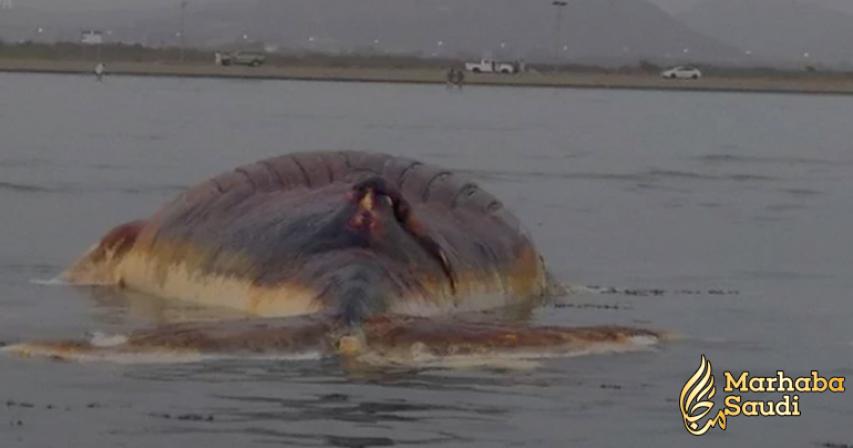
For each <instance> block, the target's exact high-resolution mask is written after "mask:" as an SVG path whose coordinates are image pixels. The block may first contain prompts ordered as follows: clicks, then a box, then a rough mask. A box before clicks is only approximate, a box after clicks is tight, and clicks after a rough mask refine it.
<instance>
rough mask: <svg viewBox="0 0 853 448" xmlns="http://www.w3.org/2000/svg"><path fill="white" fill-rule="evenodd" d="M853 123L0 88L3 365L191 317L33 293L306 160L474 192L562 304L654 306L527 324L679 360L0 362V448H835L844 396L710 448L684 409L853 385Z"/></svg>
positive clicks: (767, 100)
mask: <svg viewBox="0 0 853 448" xmlns="http://www.w3.org/2000/svg"><path fill="white" fill-rule="evenodd" d="M851 101H853V100H851V98H849V97H831V96H798V95H788V96H779V95H758V94H749V95H746V94H723V93H707V94H706V93H687V92H632V91H605V90H550V89H511V88H510V89H501V88H474V87H470V88H466V89H465V90H463V91H449V90H446V89H445V88H444V87H442V86H407V85H380V84H336V83H311V82H278V81H235V80H230V81H229V80H180V79H145V78H117V77H116V78H109V79H107V80H106V82H104V83H97V82H95V81H94V80H93V79H90V78H89V77H76V76H49V75H0V206H2V209H0V229H2V232H0V341H17V340H26V339H33V338H50V337H78V336H81V335H84V334H85V333H86V332H89V331H95V330H97V331H105V332H122V331H127V330H128V329H130V328H137V327H144V326H151V325H153V324H155V323H157V322H162V321H168V320H173V319H186V318H193V317H199V318H201V317H204V315H205V313H206V311H205V310H198V309H193V308H189V307H181V306H176V305H173V304H167V303H163V302H160V301H157V300H155V299H152V298H145V297H123V296H115V295H104V294H95V293H92V292H88V291H85V290H76V289H72V288H69V287H63V286H55V285H54V286H50V285H41V284H39V283H38V282H34V281H33V280H39V279H49V278H51V277H53V276H54V275H56V274H57V273H59V272H60V271H61V270H62V268H63V267H64V266H65V265H67V263H69V262H70V261H71V260H72V259H74V257H75V256H77V255H78V254H80V253H81V252H82V251H83V250H84V249H85V248H86V247H88V245H89V244H91V243H92V242H94V241H96V240H97V239H98V238H99V237H100V236H101V235H102V234H103V233H104V232H105V231H106V230H107V229H109V228H110V227H111V226H112V225H114V224H116V223H120V222H124V221H127V220H129V219H133V218H138V217H144V216H147V215H148V214H150V213H151V212H152V211H153V210H154V209H155V208H156V207H157V206H158V205H159V204H161V203H163V202H164V201H166V200H167V199H169V198H170V197H172V196H174V195H175V194H177V193H178V192H179V191H181V190H182V189H183V188H185V187H186V186H188V185H191V184H193V183H195V182H198V181H200V180H203V179H204V178H206V177H208V176H211V175H213V174H216V173H218V172H220V171H222V170H225V169H228V168H231V167H233V166H236V165H238V164H242V163H246V162H250V161H254V160H256V159H260V158H263V157H268V156H273V155H278V154H282V153H285V152H290V151H303V150H313V149H370V150H378V151H384V152H389V153H393V154H398V155H403V156H409V157H414V158H418V159H422V160H424V161H428V162H433V163H436V164H440V165H444V166H447V167H450V168H455V169H458V170H465V171H468V172H470V173H472V174H473V175H474V176H476V177H477V178H479V179H480V181H481V183H482V184H484V185H485V186H487V187H488V188H489V189H490V190H492V191H493V192H494V193H496V194H497V195H498V196H499V197H501V198H502V199H504V201H505V202H506V203H507V204H508V205H509V206H511V207H512V208H514V209H515V210H516V212H517V213H518V215H519V216H521V217H522V218H523V220H524V221H525V222H526V225H527V227H528V228H529V229H530V230H531V232H532V233H533V235H534V237H535V239H536V241H537V242H538V244H539V246H540V248H541V249H542V251H543V252H544V253H545V255H546V257H547V259H548V261H549V262H550V264H551V266H552V269H553V270H554V272H555V273H556V274H557V276H558V277H559V278H560V279H561V280H563V281H566V282H570V283H573V284H579V285H600V286H603V287H615V288H632V289H633V288H638V289H661V290H663V294H661V295H651V296H648V295H647V296H638V295H630V294H622V293H618V292H617V293H616V294H592V293H584V294H578V295H574V296H571V297H569V298H567V299H564V300H563V302H564V304H563V305H564V306H562V307H553V306H550V307H545V308H543V309H541V310H539V311H538V313H537V314H536V316H535V318H534V319H533V320H534V323H540V324H541V323H548V324H565V325H586V324H600V323H614V324H626V325H633V326H645V327H652V328H662V329H668V330H672V331H674V332H676V333H678V334H680V335H681V337H680V339H678V340H676V341H674V342H669V343H666V344H664V345H662V346H660V347H659V348H658V349H656V350H652V351H645V352H638V353H630V354H611V355H596V356H587V357H577V358H568V359H556V360H545V361H543V362H542V365H541V366H540V367H538V368H535V369H520V370H517V369H496V368H492V369H488V368H478V369H465V370H422V371H373V372H352V371H347V370H343V369H342V368H341V367H340V366H338V364H337V363H336V362H335V361H334V360H314V361H292V362H274V361H233V360H232V361H212V362H205V363H197V364H176V365H147V366H144V365H143V366H140V365H136V366H117V365H101V364H74V363H58V362H52V361H46V360H21V359H15V358H9V357H6V356H3V357H0V446H3V447H18V446H22V447H52V446H86V447H114V446H125V447H150V446H155V445H161V446H164V444H165V445H168V446H204V447H206V448H214V447H232V446H255V445H257V446H264V445H282V446H344V447H368V446H408V445H419V446H461V445H465V446H481V447H493V446H572V445H576V446H584V447H596V446H602V447H605V446H620V445H624V446H635V445H638V444H640V445H643V446H684V445H688V444H702V445H704V446H769V445H775V446H806V447H811V446H821V445H824V446H844V444H847V445H848V446H849V445H853V430H852V429H851V427H850V422H851V421H853V400H851V396H850V394H849V393H848V394H844V395H834V396H830V395H804V396H802V397H801V408H802V411H803V416H802V417H799V418H796V419H780V418H751V419H747V418H743V417H740V418H735V419H731V420H730V421H729V428H728V430H727V431H726V432H720V431H717V430H712V433H710V434H709V435H706V436H704V438H702V439H695V438H692V437H691V436H690V435H688V434H687V433H686V432H685V431H684V430H683V429H682V426H681V425H682V423H681V418H680V414H679V411H678V408H677V404H676V402H677V397H678V393H679V391H680V388H681V386H682V385H683V383H684V381H685V380H686V379H687V377H689V376H690V375H691V374H692V373H693V372H694V371H695V369H696V368H697V366H698V362H699V356H700V354H703V353H704V354H706V355H707V356H708V358H709V359H711V360H712V361H713V362H714V366H715V369H716V371H717V375H718V381H719V380H720V379H721V377H722V375H721V373H720V372H721V371H722V370H723V369H727V370H735V371H740V370H750V371H751V372H753V373H754V374H768V375H770V374H773V373H774V372H775V371H776V370H777V369H785V370H786V371H787V372H788V373H790V374H792V375H804V374H808V372H809V371H810V370H812V369H818V370H820V371H821V372H826V373H827V374H830V373H831V374H834V375H846V376H848V377H850V376H853V329H851V322H853V304H851V300H853V294H851V291H853V277H851V268H853V244H851V243H852V242H853V240H851V237H850V229H851V228H853V193H851V192H853V128H851V126H850V115H849V111H850V110H851ZM718 292H726V293H725V294H718ZM718 384H719V383H718ZM718 389H719V386H718ZM721 395H722V391H720V390H718V396H721Z"/></svg>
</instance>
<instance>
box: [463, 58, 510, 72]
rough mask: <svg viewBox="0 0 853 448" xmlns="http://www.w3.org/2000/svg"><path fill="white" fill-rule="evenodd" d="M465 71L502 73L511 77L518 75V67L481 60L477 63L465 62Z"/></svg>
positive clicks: (508, 63) (506, 63)
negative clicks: (514, 74)
mask: <svg viewBox="0 0 853 448" xmlns="http://www.w3.org/2000/svg"><path fill="white" fill-rule="evenodd" d="M465 70H468V71H469V72H474V73H503V74H505V75H511V74H513V73H518V67H517V66H516V65H515V64H513V63H510V62H498V61H494V60H491V59H483V60H481V61H479V62H466V63H465Z"/></svg>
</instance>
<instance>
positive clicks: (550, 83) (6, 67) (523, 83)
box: [0, 59, 853, 94]
mask: <svg viewBox="0 0 853 448" xmlns="http://www.w3.org/2000/svg"><path fill="white" fill-rule="evenodd" d="M93 67H94V63H92V62H91V61H51V60H28V59H0V72H29V73H71V74H76V73H84V74H88V73H92V70H93ZM107 73H108V75H132V76H175V77H199V78H244V79H292V80H316V81H343V82H394V83H417V84H443V83H444V82H445V71H444V70H442V69H432V68H412V69H407V68H360V67H325V66H317V67H312V66H287V67H285V66H274V65H266V66H261V67H256V68H250V67H221V66H216V65H214V64H209V65H207V64H204V65H202V64H178V63H151V62H145V63H135V62H111V63H108V64H107ZM465 81H466V84H468V85H491V86H518V87H568V88H600V89H646V90H699V91H728V92H779V93H815V94H817V93H819V94H853V76H844V75H830V74H808V75H807V74H803V75H796V76H794V75H789V76H772V77H771V76H706V77H704V78H703V79H700V80H669V79H661V78H660V77H658V76H656V75H646V74H617V73H589V72H585V73H571V72H559V73H536V72H530V73H524V74H520V75H488V74H479V75H475V74H471V73H468V74H467V76H466V80H465Z"/></svg>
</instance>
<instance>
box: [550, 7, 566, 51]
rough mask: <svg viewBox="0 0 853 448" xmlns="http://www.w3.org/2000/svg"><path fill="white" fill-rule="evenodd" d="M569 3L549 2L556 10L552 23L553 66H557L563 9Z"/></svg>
mask: <svg viewBox="0 0 853 448" xmlns="http://www.w3.org/2000/svg"><path fill="white" fill-rule="evenodd" d="M568 4H569V2H567V1H564V0H554V1H552V2H551V5H552V6H554V7H555V8H557V15H556V19H555V20H556V21H555V22H554V64H555V65H556V64H557V60H558V56H559V54H560V40H561V39H560V38H561V37H562V35H563V33H562V30H563V9H565V8H566V6H567V5H568Z"/></svg>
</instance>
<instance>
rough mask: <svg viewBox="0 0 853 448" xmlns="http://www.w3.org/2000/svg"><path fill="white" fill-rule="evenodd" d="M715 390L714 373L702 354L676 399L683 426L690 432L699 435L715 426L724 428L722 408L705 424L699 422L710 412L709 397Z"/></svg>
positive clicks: (710, 403) (724, 415) (724, 419)
mask: <svg viewBox="0 0 853 448" xmlns="http://www.w3.org/2000/svg"><path fill="white" fill-rule="evenodd" d="M716 391H717V390H716V387H714V375H713V374H712V373H711V361H708V358H705V355H702V359H701V361H699V369H698V370H696V373H694V374H693V376H691V377H690V379H688V380H687V383H685V384H684V387H683V388H682V389H681V396H680V397H679V400H678V405H679V407H680V409H681V417H682V418H683V419H684V427H685V428H686V429H687V432H689V433H690V434H693V435H694V436H701V435H702V434H705V433H706V432H708V430H709V429H711V428H713V427H715V426H719V427H720V429H722V430H725V429H726V414H725V412H723V411H722V410H720V411H719V412H718V413H717V416H716V417H714V418H711V419H708V420H707V421H706V422H705V424H701V423H700V421H701V420H702V419H704V418H705V417H706V416H707V415H708V414H709V413H711V410H712V409H713V407H714V402H713V401H711V399H712V398H714V394H715V393H716Z"/></svg>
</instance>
